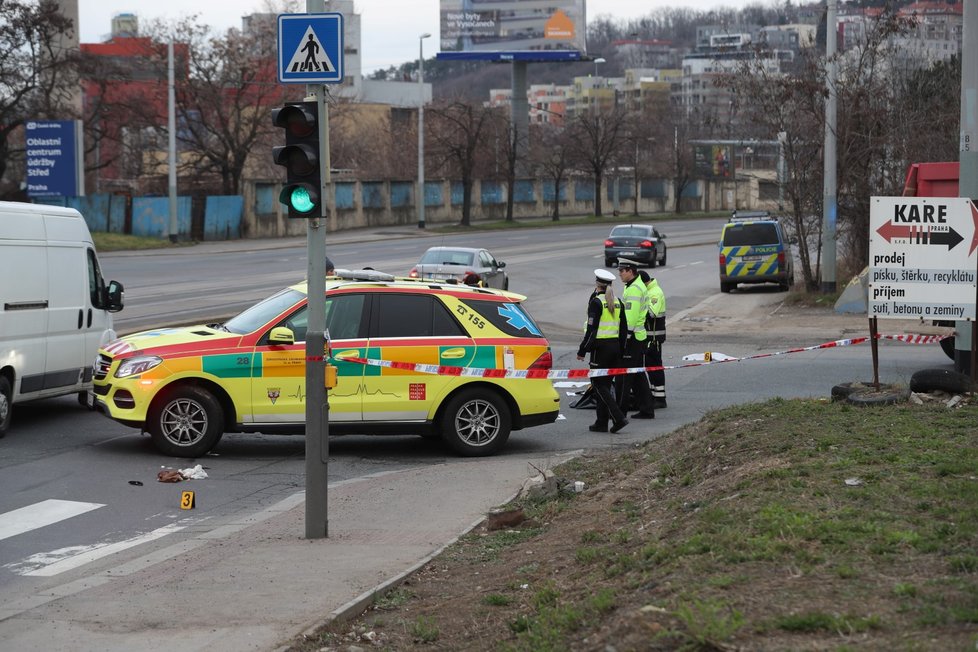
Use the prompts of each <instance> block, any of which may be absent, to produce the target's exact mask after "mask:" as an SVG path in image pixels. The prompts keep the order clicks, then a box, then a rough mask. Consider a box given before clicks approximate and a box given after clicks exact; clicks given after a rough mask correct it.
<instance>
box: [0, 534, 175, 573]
mask: <svg viewBox="0 0 978 652" xmlns="http://www.w3.org/2000/svg"><path fill="white" fill-rule="evenodd" d="M184 527H186V526H183V525H165V526H163V527H161V528H158V529H156V530H153V531H152V532H147V533H146V534H141V535H139V536H137V537H133V538H131V539H126V540H125V541H118V542H116V543H96V544H93V545H90V546H71V547H68V548H60V549H58V550H52V551H51V552H41V553H38V554H36V555H31V556H30V557H28V558H27V559H24V560H23V561H21V562H18V563H16V564H7V565H6V566H5V568H7V569H8V570H10V571H12V572H14V573H16V574H18V575H30V576H33V577H53V576H55V575H60V574H61V573H64V572H65V571H69V570H72V569H74V568H78V567H79V566H84V565H85V564H87V563H89V562H92V561H95V560H96V559H101V558H102V557H108V556H109V555H112V554H115V553H117V552H121V551H122V550H126V549H128V548H132V547H135V546H138V545H140V544H143V543H147V542H149V541H154V540H156V539H159V538H162V537H165V536H166V535H168V534H173V533H174V532H179V531H180V530H182V529H184Z"/></svg>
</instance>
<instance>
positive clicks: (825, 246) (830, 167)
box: [822, 0, 839, 294]
mask: <svg viewBox="0 0 978 652" xmlns="http://www.w3.org/2000/svg"><path fill="white" fill-rule="evenodd" d="M836 2H837V0H828V2H827V4H826V12H825V83H826V85H827V86H828V88H827V89H826V90H827V91H828V96H827V97H826V99H825V148H824V149H825V151H824V155H825V158H824V160H823V169H824V177H823V180H822V292H823V293H825V294H831V293H832V292H835V258H836V252H835V226H836V218H837V216H838V208H839V207H838V197H837V185H838V184H837V181H836V127H837V125H838V116H837V111H838V95H837V93H836V77H837V71H836V68H837V64H836V61H835V50H836V39H837V38H838V27H837V26H836Z"/></svg>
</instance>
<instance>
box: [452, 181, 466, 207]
mask: <svg viewBox="0 0 978 652" xmlns="http://www.w3.org/2000/svg"><path fill="white" fill-rule="evenodd" d="M464 199H465V189H464V188H463V187H462V182H461V181H452V206H461V205H462V202H463V201H464Z"/></svg>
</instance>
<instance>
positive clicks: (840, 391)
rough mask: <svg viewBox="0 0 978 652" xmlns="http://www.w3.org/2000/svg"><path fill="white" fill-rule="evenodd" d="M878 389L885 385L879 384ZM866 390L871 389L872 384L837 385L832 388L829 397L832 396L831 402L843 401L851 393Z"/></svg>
mask: <svg viewBox="0 0 978 652" xmlns="http://www.w3.org/2000/svg"><path fill="white" fill-rule="evenodd" d="M880 387H885V385H883V384H882V383H880ZM867 388H869V389H872V388H873V383H872V382H865V383H861V382H858V381H856V382H852V383H839V384H838V385H835V386H833V387H832V391H831V392H830V395H831V396H832V401H833V402H835V401H844V400H846V399H847V398H849V395H850V394H852V393H853V392H855V391H857V390H860V389H867Z"/></svg>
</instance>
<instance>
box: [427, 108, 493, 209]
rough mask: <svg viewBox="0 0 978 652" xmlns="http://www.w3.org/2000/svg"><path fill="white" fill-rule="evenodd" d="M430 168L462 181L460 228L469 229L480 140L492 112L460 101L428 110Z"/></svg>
mask: <svg viewBox="0 0 978 652" xmlns="http://www.w3.org/2000/svg"><path fill="white" fill-rule="evenodd" d="M429 112H430V115H431V121H430V125H429V129H430V131H429V132H428V133H429V134H430V135H431V140H432V141H433V144H434V147H433V148H432V150H433V151H432V152H431V154H432V160H433V162H434V164H433V167H435V168H436V169H441V170H443V171H445V172H448V173H449V174H457V175H458V176H459V177H460V179H461V181H462V219H461V221H460V224H461V225H462V226H470V225H471V215H472V185H473V181H474V180H475V172H476V166H477V164H478V163H479V153H480V150H482V149H483V147H484V143H483V136H484V134H485V131H486V130H487V129H488V128H489V125H490V124H491V122H492V119H493V110H492V109H490V108H487V107H483V106H481V105H477V104H473V103H470V102H466V101H463V100H449V101H447V102H437V103H435V104H434V105H432V107H431V108H430V109H429Z"/></svg>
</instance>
